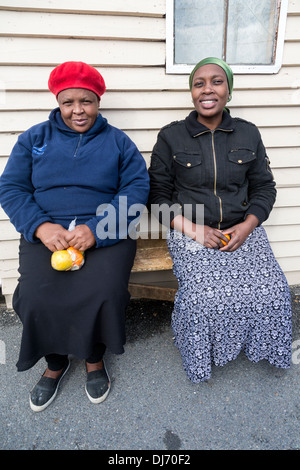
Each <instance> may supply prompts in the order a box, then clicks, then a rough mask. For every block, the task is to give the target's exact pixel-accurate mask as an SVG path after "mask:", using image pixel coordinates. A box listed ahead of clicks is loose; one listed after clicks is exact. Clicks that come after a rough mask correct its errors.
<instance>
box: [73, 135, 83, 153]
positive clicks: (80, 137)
mask: <svg viewBox="0 0 300 470" xmlns="http://www.w3.org/2000/svg"><path fill="white" fill-rule="evenodd" d="M81 141H82V134H80V136H79V140H78V144H77V147H76V149H75V153H74V158H75V157H76V156H77V153H78V150H79V147H80V145H81Z"/></svg>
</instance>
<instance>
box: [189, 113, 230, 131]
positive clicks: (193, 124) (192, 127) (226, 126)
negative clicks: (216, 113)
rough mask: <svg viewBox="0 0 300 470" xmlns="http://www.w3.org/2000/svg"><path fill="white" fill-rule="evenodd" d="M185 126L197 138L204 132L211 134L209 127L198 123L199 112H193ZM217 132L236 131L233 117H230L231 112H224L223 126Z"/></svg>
mask: <svg viewBox="0 0 300 470" xmlns="http://www.w3.org/2000/svg"><path fill="white" fill-rule="evenodd" d="M185 125H186V128H187V130H188V132H189V134H190V135H191V136H192V137H196V136H197V135H199V134H202V133H203V132H210V129H208V127H206V126H204V125H203V124H201V123H200V122H199V121H197V111H196V110H194V111H192V112H191V113H190V114H189V115H188V116H187V117H186V118H185ZM216 130H221V131H233V130H234V122H233V119H232V117H231V116H230V114H229V112H227V111H223V119H222V122H221V124H220V125H219V126H218V127H217V129H216Z"/></svg>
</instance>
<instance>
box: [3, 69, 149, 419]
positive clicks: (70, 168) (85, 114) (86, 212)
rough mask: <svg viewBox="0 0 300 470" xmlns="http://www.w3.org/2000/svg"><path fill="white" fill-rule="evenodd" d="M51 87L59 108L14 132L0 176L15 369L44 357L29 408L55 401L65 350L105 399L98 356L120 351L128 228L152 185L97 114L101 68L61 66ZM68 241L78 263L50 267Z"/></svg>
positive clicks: (128, 144)
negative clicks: (13, 278) (17, 322)
mask: <svg viewBox="0 0 300 470" xmlns="http://www.w3.org/2000/svg"><path fill="white" fill-rule="evenodd" d="M48 86H49V89H50V91H51V92H53V93H54V94H55V96H56V98H57V102H58V105H59V107H58V108H55V109H54V110H53V111H52V112H51V113H50V116H49V119H48V120H47V121H45V122H42V123H40V124H37V125H35V126H33V127H31V128H30V129H28V130H27V131H25V132H24V133H23V134H21V135H20V136H19V138H18V141H17V143H16V144H15V146H14V148H13V150H12V153H11V155H10V158H9V160H8V163H7V165H6V167H5V170H4V172H3V174H2V176H1V179H0V203H1V205H2V207H3V209H4V210H5V212H6V213H7V215H8V216H9V218H10V220H11V222H12V223H13V225H14V226H15V228H16V230H17V231H18V232H19V233H20V234H21V240H20V266H19V273H20V277H19V280H18V285H17V288H16V290H15V293H14V297H13V307H14V310H15V311H16V313H17V314H18V316H19V317H20V319H21V321H22V323H23V333H22V340H21V348H20V354H19V360H18V363H17V368H18V370H19V371H24V370H28V369H29V368H31V367H32V366H34V365H35V364H36V363H37V362H38V361H39V360H40V359H41V358H42V357H45V359H46V361H47V368H46V370H45V372H44V374H43V376H42V377H41V379H40V380H39V382H38V383H37V385H36V386H35V387H34V388H33V390H32V391H31V393H30V406H31V408H32V409H33V410H34V411H42V410H44V409H45V408H46V407H47V406H48V405H49V404H50V403H51V402H52V401H53V399H54V398H55V396H56V393H57V390H58V386H59V383H60V381H61V379H62V377H63V376H64V374H65V373H66V372H67V370H68V368H69V366H70V361H69V356H75V357H77V358H79V359H84V360H85V361H86V370H87V379H86V384H85V388H86V393H87V395H88V397H89V399H90V401H92V402H93V403H99V402H101V401H103V400H104V399H105V398H106V396H107V394H108V392H109V390H110V380H109V377H108V374H107V371H106V368H105V365H104V362H103V354H104V352H105V350H106V348H108V349H109V350H110V351H111V352H112V353H114V354H121V353H123V352H124V344H125V341H126V339H125V311H126V307H127V305H128V302H129V293H128V279H129V275H130V271H131V267H132V265H133V261H134V256H135V250H136V242H135V240H134V238H135V237H134V236H131V232H130V230H131V229H132V227H133V226H134V225H135V223H137V222H136V221H137V220H138V217H139V215H140V214H141V212H142V211H143V208H144V205H145V204H146V202H147V197H148V191H149V181H148V174H147V168H146V164H145V161H144V159H143V157H142V156H141V154H140V152H139V151H138V149H137V148H136V146H135V144H134V143H133V142H132V141H131V140H130V139H129V137H128V136H127V135H126V134H125V133H124V132H122V131H121V130H119V129H117V128H115V127H113V126H111V125H109V124H108V122H107V120H106V119H105V118H103V116H102V115H101V114H100V113H99V103H100V99H101V96H102V95H103V93H104V92H105V82H104V80H103V77H102V76H101V75H100V73H99V72H98V71H97V70H96V69H95V68H93V67H91V66H90V65H87V64H85V63H83V62H65V63H63V64H61V65H59V66H58V67H56V68H55V69H54V70H53V71H52V72H51V74H50V78H49V82H48ZM133 205H134V206H133ZM130 207H131V208H132V207H135V208H138V209H136V212H134V211H130V212H129V210H128V209H129V208H130ZM129 213H130V214H131V213H132V214H133V215H130V216H129V215H128V214H129ZM74 225H75V227H74ZM71 226H72V228H73V230H70V227H71ZM69 247H73V248H75V249H77V250H80V251H82V252H84V265H83V266H82V267H81V268H80V269H79V270H77V271H70V270H69V271H57V270H55V269H53V267H52V266H51V257H52V254H53V252H56V251H63V250H67V249H68V248H69Z"/></svg>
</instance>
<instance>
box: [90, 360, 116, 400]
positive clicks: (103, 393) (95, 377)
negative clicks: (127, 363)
mask: <svg viewBox="0 0 300 470" xmlns="http://www.w3.org/2000/svg"><path fill="white" fill-rule="evenodd" d="M109 390H110V379H109V377H108V374H107V371H106V368H105V364H104V361H103V369H101V370H93V371H92V372H88V373H87V380H86V384H85V391H86V394H87V396H88V398H89V400H90V401H91V402H92V403H101V402H102V401H104V400H105V398H106V397H107V395H108V394H109Z"/></svg>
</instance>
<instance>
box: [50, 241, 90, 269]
mask: <svg viewBox="0 0 300 470" xmlns="http://www.w3.org/2000/svg"><path fill="white" fill-rule="evenodd" d="M83 264H84V253H83V251H79V250H76V249H75V248H73V247H72V246H70V247H69V248H67V249H66V250H58V251H55V252H54V253H52V256H51V266H52V268H53V269H56V271H75V270H77V269H80V268H81V266H83Z"/></svg>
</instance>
